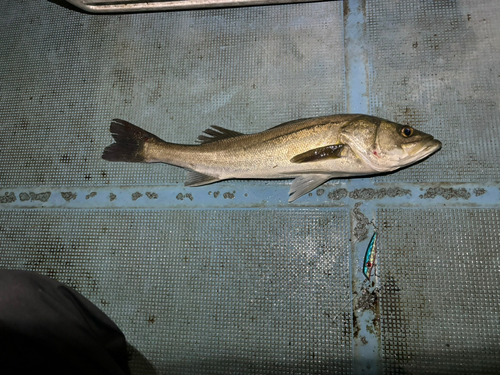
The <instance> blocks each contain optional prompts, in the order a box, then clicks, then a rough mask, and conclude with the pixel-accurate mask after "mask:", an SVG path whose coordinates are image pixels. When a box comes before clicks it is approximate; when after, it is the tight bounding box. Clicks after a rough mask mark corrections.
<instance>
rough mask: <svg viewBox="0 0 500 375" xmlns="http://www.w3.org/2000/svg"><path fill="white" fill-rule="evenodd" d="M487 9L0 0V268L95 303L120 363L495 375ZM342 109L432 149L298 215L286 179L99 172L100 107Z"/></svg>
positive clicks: (120, 166) (492, 71) (216, 115)
mask: <svg viewBox="0 0 500 375" xmlns="http://www.w3.org/2000/svg"><path fill="white" fill-rule="evenodd" d="M499 16H500V3H498V2H497V1H495V0H474V1H465V0H456V1H424V0H419V1H405V2H402V1H389V0H387V1H386V0H383V1H366V2H365V1H354V0H351V1H345V2H340V1H339V2H316V3H303V4H289V5H276V6H265V7H245V8H234V9H216V10H199V11H182V12H158V13H144V14H121V15H120V14H106V15H93V14H86V13H83V12H81V11H79V10H78V9H76V8H73V7H71V6H69V5H67V6H66V3H65V2H57V1H54V2H52V1H16V2H13V1H11V2H6V3H5V4H3V8H2V12H0V26H1V27H0V36H1V40H2V43H0V66H1V69H0V135H1V136H0V267H2V268H10V269H25V270H33V271H37V272H40V273H42V274H45V275H48V276H50V277H53V278H56V279H58V280H60V281H62V282H64V283H66V284H68V285H70V286H72V287H74V288H76V289H77V290H78V291H80V292H81V293H82V294H83V295H85V296H86V297H88V298H89V299H90V300H91V301H92V302H94V303H95V304H96V305H97V306H98V307H99V308H101V309H102V310H103V311H104V312H106V313H107V314H108V315H109V316H110V317H111V318H112V319H113V320H114V321H115V322H116V323H117V324H118V326H119V327H120V328H121V329H122V330H123V332H124V334H125V336H126V337H127V339H128V342H129V344H130V350H131V362H130V363H131V367H132V370H133V374H141V375H142V374H144V375H149V374H156V373H157V374H207V373H213V374H221V373H227V374H236V373H237V374H244V373H248V374H252V373H253V374H269V373H272V374H290V373H296V374H299V373H301V374H306V373H307V374H312V373H317V374H320V373H321V374H326V373H347V374H349V373H356V374H357V373H364V374H377V373H392V374H403V373H404V374H418V373H423V372H426V373H439V374H448V373H449V374H456V373H461V374H471V373H478V374H486V373H490V374H494V373H497V372H498V368H500V360H499V359H498V358H500V349H499V345H498V342H499V340H500V328H499V321H500V320H499V319H500V318H499V317H500V315H499V314H500V311H499V307H498V306H499V305H500V303H499V302H500V301H499V299H500V298H499V297H500V296H499V292H498V290H500V277H499V271H500V270H499V267H498V264H500V259H499V255H498V253H499V250H500V248H499V245H498V238H499V237H500V220H499V217H500V216H499V212H500V189H499V187H500V185H499V181H500V172H499V171H500V169H499V167H498V165H499V158H498V155H499V154H500V143H499V139H500V126H499V125H500V124H499V121H500V120H499V119H500V113H499V104H500V78H499V77H500V65H499V64H498V61H499V58H500V47H499V46H500V29H499V28H498V26H497V22H496V20H497V19H498V17H499ZM365 73H366V74H365ZM349 111H358V112H364V113H368V114H372V115H376V116H380V117H383V118H387V119H389V120H394V121H397V122H400V123H403V124H410V125H412V126H415V127H416V128H417V129H420V130H423V131H425V132H428V133H430V134H432V135H434V136H435V137H436V138H437V139H439V140H440V141H442V143H443V148H442V150H441V151H439V152H438V153H437V154H435V155H433V156H431V157H430V158H428V159H427V160H425V161H423V162H421V163H419V164H417V165H415V166H412V167H409V168H406V169H404V170H402V171H399V172H397V173H392V174H389V175H385V176H377V177H373V178H362V179H351V180H341V181H331V182H329V183H327V184H325V185H324V186H320V187H319V188H318V189H317V190H316V191H314V192H312V193H311V194H309V195H306V196H304V197H301V198H300V199H298V200H297V201H295V202H293V203H292V204H288V203H287V198H288V196H287V192H288V189H289V187H290V184H291V181H290V180H277V181H224V182H221V183H218V184H214V185H210V186H206V187H200V188H185V187H184V186H183V182H184V172H183V171H182V170H181V169H179V168H176V167H173V166H168V165H142V164H126V163H109V162H106V161H104V160H102V159H101V153H102V150H103V148H104V147H105V146H107V145H108V144H110V143H111V142H112V138H111V136H110V134H109V123H110V120H111V119H113V118H123V119H125V120H127V121H130V122H132V123H134V124H136V125H138V126H141V127H143V128H145V129H146V130H148V131H150V132H152V133H154V134H156V135H158V136H159V137H161V138H163V139H165V140H168V141H172V142H177V143H193V142H194V140H195V139H196V138H197V136H198V135H199V134H201V132H202V131H203V130H204V129H206V128H208V127H209V126H211V125H219V126H222V127H225V128H228V129H234V130H236V131H240V132H245V133H251V132H259V131H262V130H264V129H266V128H269V127H272V126H275V125H278V124H280V123H282V122H286V121H289V120H293V119H298V118H304V117H312V116H320V115H329V114H335V113H344V112H349ZM374 231H378V238H379V243H378V251H379V257H378V261H377V265H376V268H375V276H374V277H373V278H372V279H371V281H370V282H368V281H367V280H365V278H364V276H363V275H362V272H361V269H362V262H363V257H364V252H365V250H366V247H367V245H368V242H369V240H370V237H371V235H372V234H373V232H374ZM0 366H1V365H0Z"/></svg>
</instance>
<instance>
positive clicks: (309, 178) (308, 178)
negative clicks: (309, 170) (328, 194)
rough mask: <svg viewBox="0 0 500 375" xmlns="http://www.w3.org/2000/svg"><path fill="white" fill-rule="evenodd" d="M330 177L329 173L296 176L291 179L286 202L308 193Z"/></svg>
mask: <svg viewBox="0 0 500 375" xmlns="http://www.w3.org/2000/svg"><path fill="white" fill-rule="evenodd" d="M330 178H332V175H331V174H305V175H302V176H299V177H297V178H296V179H295V180H293V182H292V186H291V187H290V192H289V193H288V194H289V195H290V198H288V203H291V202H293V201H294V200H296V199H297V198H300V197H301V196H303V195H304V194H307V193H309V192H310V191H311V190H313V189H315V188H317V187H318V186H319V185H321V184H323V183H325V182H326V181H328V180H329V179H330Z"/></svg>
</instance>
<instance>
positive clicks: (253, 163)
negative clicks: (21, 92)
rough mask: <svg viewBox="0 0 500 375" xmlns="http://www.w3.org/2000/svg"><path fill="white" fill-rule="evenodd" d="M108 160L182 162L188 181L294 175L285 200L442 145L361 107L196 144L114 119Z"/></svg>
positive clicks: (208, 134)
mask: <svg viewBox="0 0 500 375" xmlns="http://www.w3.org/2000/svg"><path fill="white" fill-rule="evenodd" d="M110 130H111V133H112V135H113V137H114V138H115V141H116V143H114V144H112V145H110V146H108V147H107V148H106V149H105V150H104V153H103V158H104V159H105V160H109V161H128V162H146V163H157V162H160V163H167V164H172V165H176V166H179V167H182V168H185V169H187V170H188V175H187V180H186V185H187V186H201V185H205V184H208V183H213V182H216V181H220V180H226V179H283V178H295V180H294V182H293V183H292V187H291V189H290V198H289V202H291V201H293V200H295V199H297V198H299V197H300V196H302V195H304V194H306V193H308V192H309V191H311V190H313V189H314V188H316V187H318V186H319V185H321V184H323V183H324V182H325V181H327V180H329V179H331V178H338V177H349V176H360V175H371V174H377V173H384V172H390V171H393V170H395V169H398V168H401V167H404V166H406V165H409V164H412V163H415V162H416V161H419V160H421V159H423V158H425V157H427V156H428V155H430V154H432V153H433V152H435V151H437V150H438V149H439V148H440V147H441V142H439V141H437V140H435V139H434V138H433V137H432V136H431V135H428V134H425V133H422V132H419V131H417V130H414V129H413V128H411V127H407V126H403V125H400V124H396V123H393V122H390V121H387V120H383V119H380V118H377V117H373V116H367V115H333V116H324V117H316V118H310V119H302V120H296V121H291V122H287V123H284V124H282V125H278V126H276V127H274V128H271V129H268V130H266V131H263V132H260V133H255V134H242V133H239V132H235V131H232V130H227V129H224V128H221V127H218V126H213V127H212V128H209V129H207V130H205V134H204V135H201V136H200V137H199V138H198V141H199V142H200V143H201V144H199V145H180V144H174V143H168V142H165V141H163V140H161V139H160V138H158V137H156V136H154V135H153V134H151V133H148V132H147V131H145V130H142V129H140V128H138V127H136V126H134V125H132V124H130V123H128V122H126V121H124V120H113V121H112V123H111V128H110Z"/></svg>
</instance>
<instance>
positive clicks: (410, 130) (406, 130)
mask: <svg viewBox="0 0 500 375" xmlns="http://www.w3.org/2000/svg"><path fill="white" fill-rule="evenodd" d="M401 135H402V136H403V137H405V138H408V137H411V136H412V135H413V128H410V127H409V126H406V127H404V128H403V129H401Z"/></svg>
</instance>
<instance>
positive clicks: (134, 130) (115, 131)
mask: <svg viewBox="0 0 500 375" xmlns="http://www.w3.org/2000/svg"><path fill="white" fill-rule="evenodd" d="M109 131H110V132H111V135H112V136H113V138H114V139H115V143H113V144H111V145H109V146H108V147H106V148H105V149H104V152H103V154H102V158H103V159H104V160H108V161H125V162H132V163H141V162H144V163H148V162H154V161H155V160H151V158H148V155H147V154H146V152H145V147H144V146H145V144H146V143H153V144H157V145H158V144H162V143H163V144H165V143H167V142H165V141H163V140H161V139H160V138H158V137H157V136H156V135H154V134H151V133H149V132H147V131H145V130H143V129H141V128H139V127H138V126H135V125H132V124H131V123H130V122H127V121H125V120H120V119H114V120H112V121H111V125H110V128H109Z"/></svg>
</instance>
